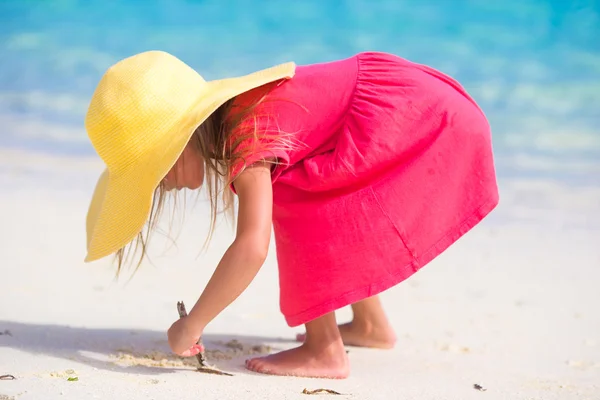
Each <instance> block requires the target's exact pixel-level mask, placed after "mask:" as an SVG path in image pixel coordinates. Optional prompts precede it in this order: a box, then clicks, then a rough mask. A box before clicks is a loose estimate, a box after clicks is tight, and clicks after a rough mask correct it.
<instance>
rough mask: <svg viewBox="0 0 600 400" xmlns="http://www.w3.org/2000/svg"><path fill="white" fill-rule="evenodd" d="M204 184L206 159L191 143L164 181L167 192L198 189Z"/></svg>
mask: <svg viewBox="0 0 600 400" xmlns="http://www.w3.org/2000/svg"><path fill="white" fill-rule="evenodd" d="M202 183H204V158H203V157H202V156H201V155H200V152H199V151H198V150H197V149H196V148H195V146H194V144H193V143H192V141H190V142H189V143H188V144H187V146H186V147H185V149H184V150H183V153H181V156H179V159H178V160H177V162H176V163H175V165H173V167H172V168H171V170H170V171H169V172H168V173H167V175H166V176H165V178H164V179H163V184H164V187H165V189H166V190H173V189H177V190H181V189H183V188H187V189H192V190H195V189H198V188H199V187H200V186H202Z"/></svg>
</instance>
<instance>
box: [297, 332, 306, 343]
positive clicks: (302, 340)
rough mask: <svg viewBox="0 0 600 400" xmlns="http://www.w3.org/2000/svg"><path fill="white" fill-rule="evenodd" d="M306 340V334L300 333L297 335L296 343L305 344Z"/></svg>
mask: <svg viewBox="0 0 600 400" xmlns="http://www.w3.org/2000/svg"><path fill="white" fill-rule="evenodd" d="M304 339H306V333H299V334H297V335H296V341H298V342H304Z"/></svg>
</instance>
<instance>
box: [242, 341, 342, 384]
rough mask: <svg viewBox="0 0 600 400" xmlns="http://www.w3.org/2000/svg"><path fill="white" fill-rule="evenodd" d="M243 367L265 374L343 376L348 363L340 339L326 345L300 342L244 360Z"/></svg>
mask: <svg viewBox="0 0 600 400" xmlns="http://www.w3.org/2000/svg"><path fill="white" fill-rule="evenodd" d="M246 368H248V369H249V370H251V371H254V372H259V373H262V374H269V375H287V376H299V377H308V378H329V379H345V378H347V377H348V375H349V374H350V363H349V361H348V356H347V355H346V351H345V350H344V345H343V343H342V342H341V341H340V342H339V343H334V344H331V345H329V346H327V347H326V348H322V349H318V348H314V346H311V345H310V344H307V343H305V344H303V345H301V346H300V347H297V348H295V349H291V350H286V351H282V352H280V353H276V354H271V355H269V356H266V357H260V358H252V359H250V360H247V361H246Z"/></svg>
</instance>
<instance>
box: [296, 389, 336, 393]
mask: <svg viewBox="0 0 600 400" xmlns="http://www.w3.org/2000/svg"><path fill="white" fill-rule="evenodd" d="M319 393H327V394H341V393H339V392H336V391H335V390H331V389H315V390H308V389H306V388H304V390H303V391H302V394H319Z"/></svg>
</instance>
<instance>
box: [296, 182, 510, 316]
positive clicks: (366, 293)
mask: <svg viewBox="0 0 600 400" xmlns="http://www.w3.org/2000/svg"><path fill="white" fill-rule="evenodd" d="M498 202H499V194H498V192H496V194H495V195H493V196H492V197H490V198H489V199H488V200H487V201H486V202H484V203H483V204H482V205H481V206H480V207H478V208H477V210H476V211H475V212H474V213H473V214H472V215H471V216H470V217H469V218H467V219H465V220H464V221H463V222H462V223H461V224H460V225H459V226H458V228H457V229H453V230H452V231H451V232H450V233H448V234H446V235H445V236H443V237H442V238H441V239H440V240H439V241H437V242H436V243H435V244H434V245H433V246H431V247H430V248H429V249H428V250H427V251H425V252H424V253H423V254H421V255H419V256H417V257H415V258H414V259H413V260H412V261H411V262H410V263H408V264H406V265H404V266H403V267H401V268H400V270H399V272H397V273H395V274H393V275H390V276H389V277H387V278H386V279H384V280H381V281H379V282H376V283H374V284H369V285H365V286H363V287H361V288H359V289H356V290H353V291H351V292H347V293H345V294H343V295H341V296H338V297H337V298H336V299H334V300H331V301H328V302H327V303H324V304H320V305H318V306H316V307H311V308H309V309H308V310H305V311H302V312H300V313H297V314H294V315H292V316H285V315H284V317H285V321H286V323H287V324H288V326H290V327H292V328H293V327H296V326H299V325H302V324H305V323H307V322H310V321H312V320H314V319H316V318H319V317H321V316H323V315H325V314H327V313H330V312H333V311H335V310H338V309H340V308H342V307H346V306H348V305H350V304H353V303H356V302H358V301H361V300H364V299H366V298H368V297H372V296H375V295H377V294H380V293H382V292H384V291H385V290H388V289H390V288H392V287H393V286H396V285H397V284H399V283H401V282H402V281H404V280H406V279H408V278H409V277H411V276H412V275H414V274H415V273H416V272H417V271H418V270H420V269H421V268H423V267H424V266H425V265H427V264H428V263H429V262H431V261H432V260H433V259H434V258H435V257H437V256H438V255H440V254H441V253H442V252H444V251H445V250H446V249H447V248H449V247H450V246H451V245H452V244H454V243H455V242H456V241H458V239H460V238H461V237H462V236H464V235H465V234H466V233H467V232H469V231H470V230H471V229H473V228H474V227H475V226H476V225H477V224H479V223H480V222H481V221H482V220H483V219H484V218H485V217H486V216H487V215H488V214H489V213H490V212H492V211H493V210H494V208H496V206H497V205H498Z"/></svg>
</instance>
